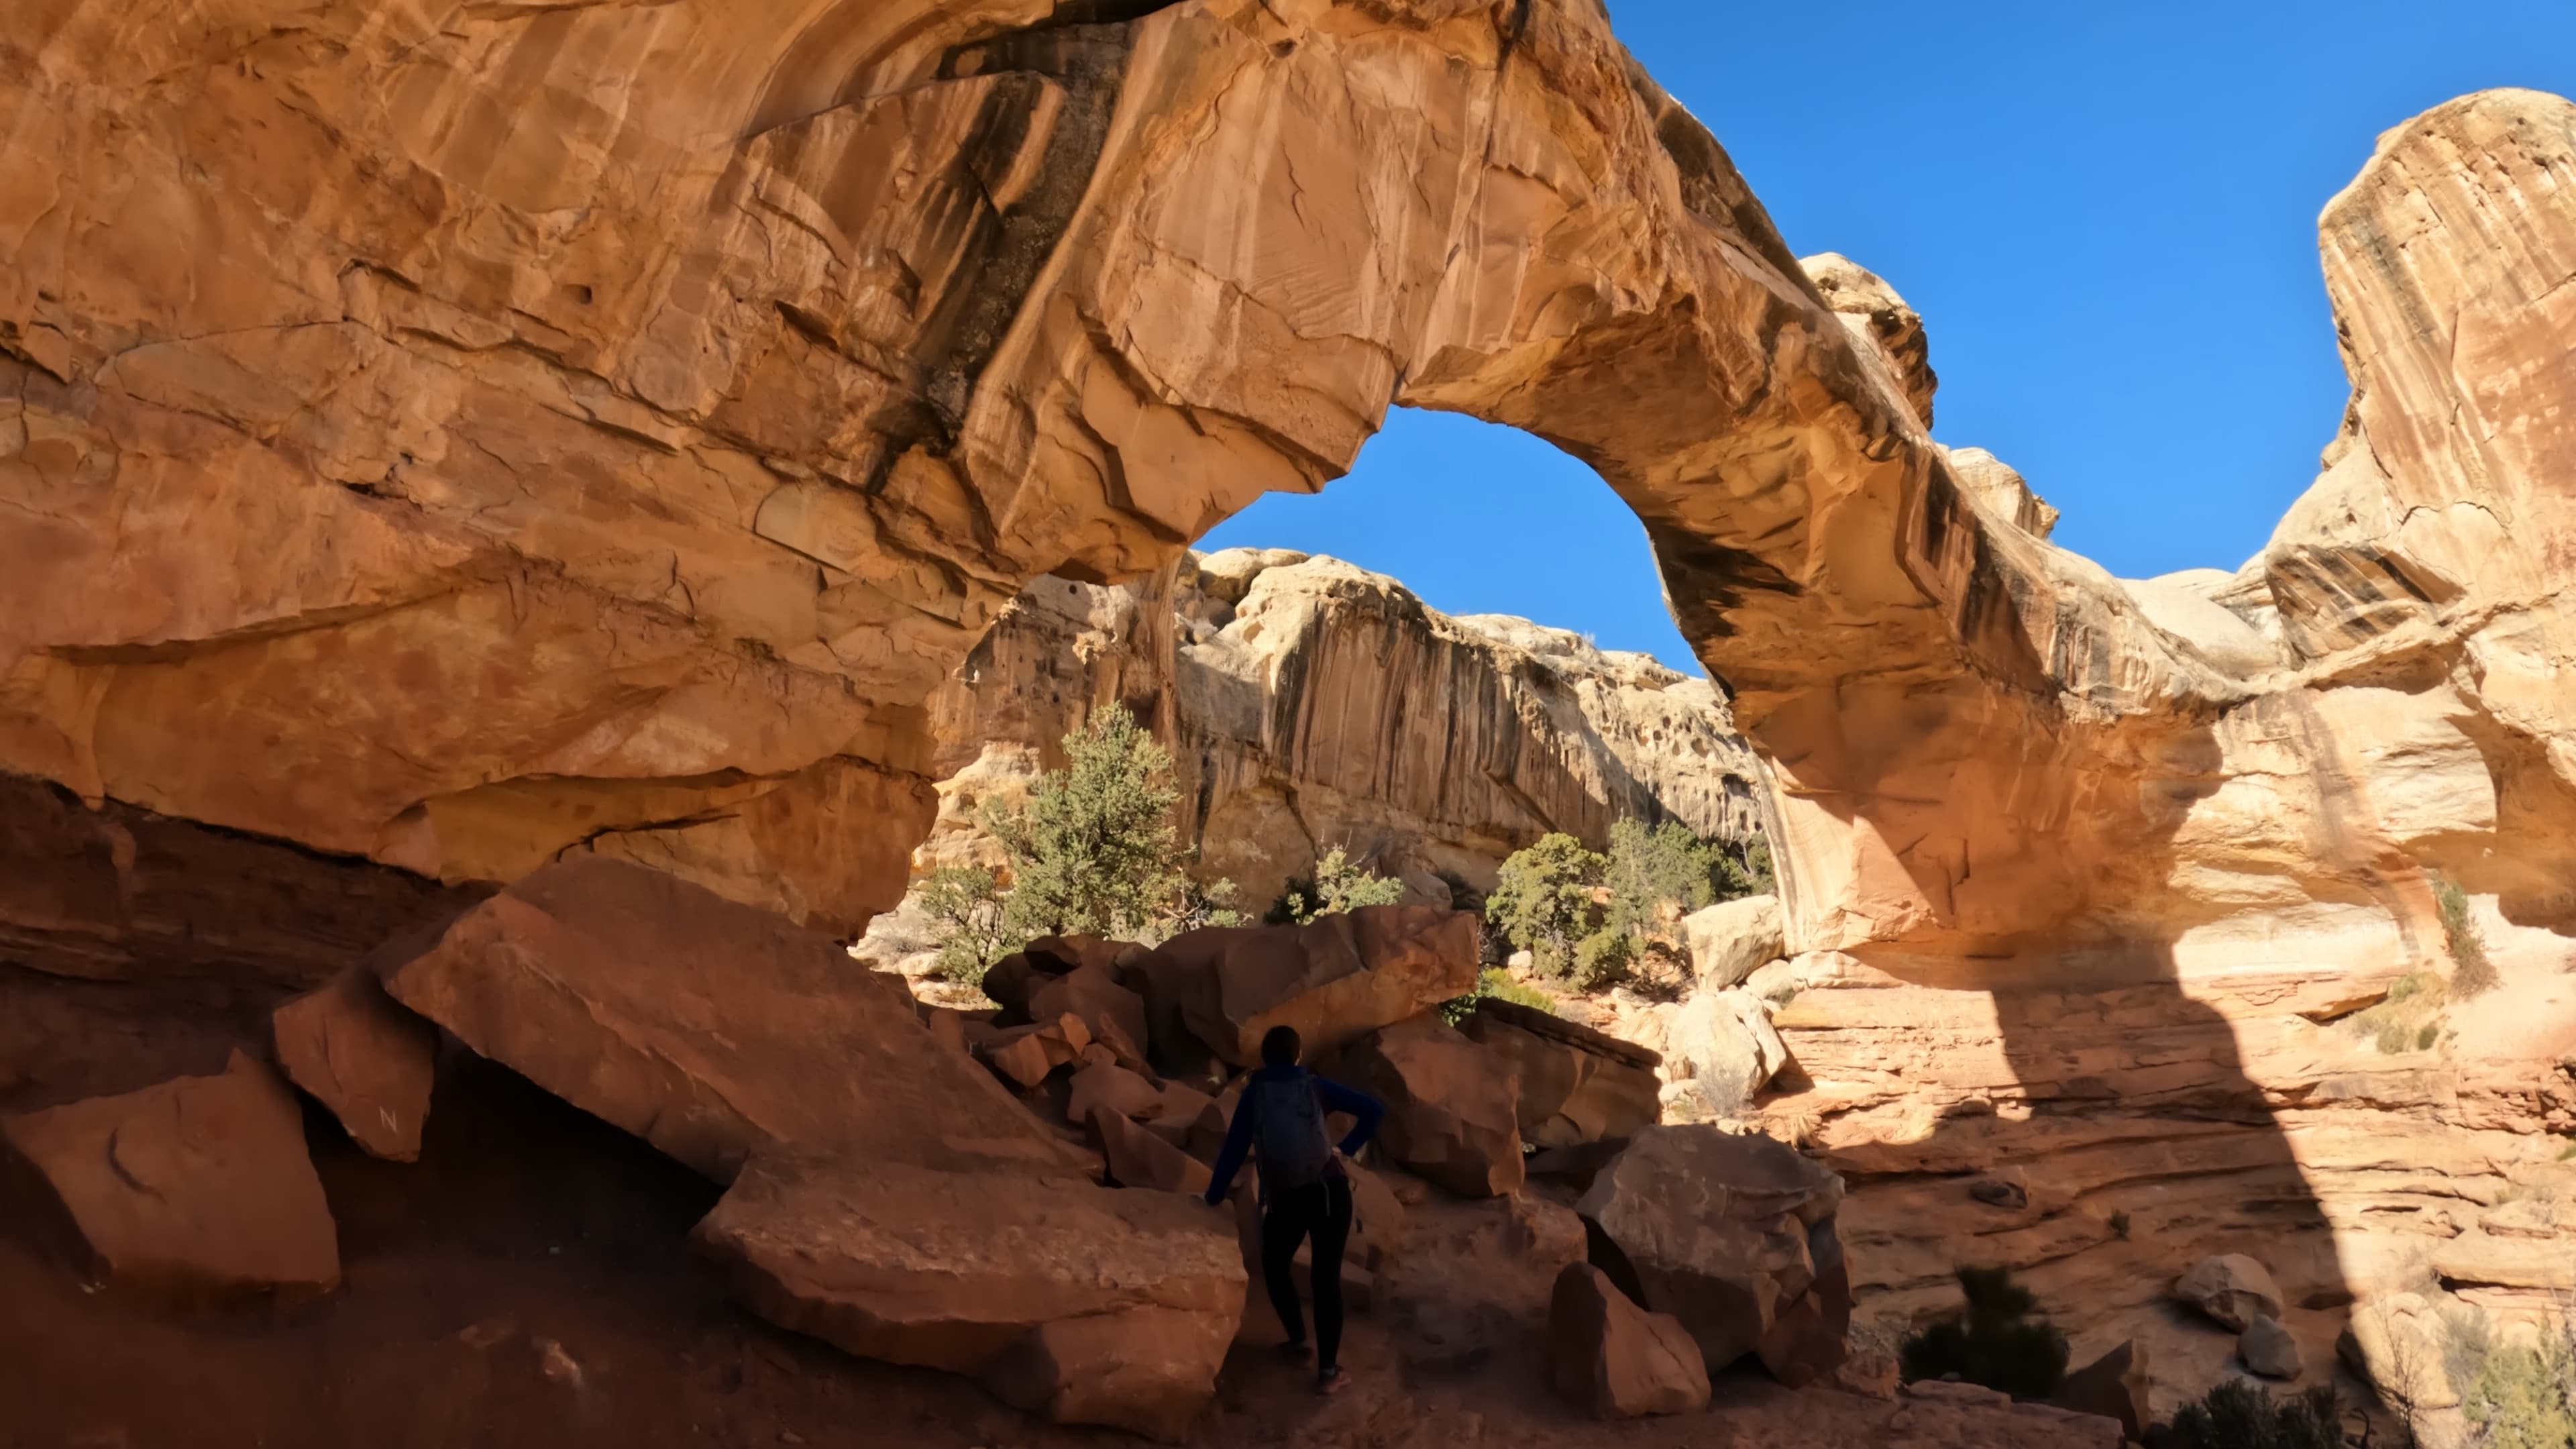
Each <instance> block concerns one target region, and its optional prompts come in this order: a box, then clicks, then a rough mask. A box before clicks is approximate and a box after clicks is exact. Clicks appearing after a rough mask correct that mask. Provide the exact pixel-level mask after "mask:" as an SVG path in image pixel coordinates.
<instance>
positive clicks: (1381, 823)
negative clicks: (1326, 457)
mask: <svg viewBox="0 0 2576 1449" xmlns="http://www.w3.org/2000/svg"><path fill="white" fill-rule="evenodd" d="M1113 701H1115V702H1117V703H1121V704H1124V705H1125V706H1127V708H1128V709H1129V711H1130V712H1131V713H1133V714H1135V715H1136V716H1137V717H1138V718H1139V719H1141V720H1144V721H1146V722H1147V723H1149V724H1151V725H1153V726H1154V728H1155V731H1156V733H1157V734H1158V735H1159V736H1160V737H1161V738H1163V739H1165V740H1167V741H1169V742H1170V745H1171V748H1172V753H1173V762H1174V775H1175V781H1176V784H1177V785H1178V787H1179V789H1180V793H1181V796H1182V798H1183V800H1184V802H1185V804H1184V807H1183V809H1182V811H1181V818H1180V819H1179V820H1178V822H1176V823H1177V824H1178V825H1179V834H1180V839H1181V841H1182V843H1183V844H1184V845H1192V846H1196V847H1197V848H1198V850H1199V852H1200V858H1199V862H1198V866H1197V869H1198V870H1199V871H1200V872H1201V873H1202V874H1204V875H1208V876H1219V875H1222V876H1225V877H1227V878H1229V879H1232V880H1233V881H1234V882H1235V883H1236V884H1237V885H1238V886H1240V887H1241V888H1242V890H1243V898H1244V899H1245V900H1247V901H1250V902H1253V903H1255V904H1256V905H1260V904H1266V903H1268V902H1269V901H1271V900H1273V899H1275V898H1276V897H1277V896H1278V894H1279V892H1280V889H1281V888H1282V886H1283V885H1284V884H1285V883H1286V881H1287V880H1288V879H1289V878H1290V877H1292V876H1301V875H1303V874H1305V873H1306V872H1307V871H1309V870H1310V869H1311V868H1312V866H1313V863H1314V861H1315V859H1316V858H1317V857H1318V856H1320V855H1321V854H1322V853H1323V852H1324V851H1326V850H1328V849H1331V848H1334V847H1340V848H1342V849H1343V850H1344V851H1346V852H1347V853H1348V854H1349V855H1350V856H1352V857H1353V858H1356V859H1360V860H1364V861H1366V862H1367V863H1368V864H1369V865H1370V866H1371V867H1372V868H1374V869H1376V870H1377V871H1379V872H1380V873H1381V874H1384V875H1388V876H1392V877H1397V878H1400V879H1403V880H1405V881H1406V882H1408V884H1410V885H1412V886H1413V887H1414V892H1415V893H1414V896H1413V897H1412V898H1413V899H1415V900H1420V901H1430V902H1433V903H1438V904H1447V903H1448V899H1449V895H1450V893H1451V891H1452V890H1453V889H1454V886H1453V883H1454V884H1455V885H1463V886H1465V887H1467V888H1469V889H1471V890H1475V891H1483V890H1487V889H1490V888H1491V887H1492V886H1493V884H1494V873H1495V870H1496V869H1497V867H1499V866H1500V864H1501V862H1502V860H1503V857H1504V856H1506V855H1508V854H1510V853H1511V852H1512V851H1513V850H1516V849H1518V848H1520V847H1521V846H1524V845H1527V844H1529V843H1530V842H1532V841H1534V840H1536V839H1537V838H1538V837H1539V836H1541V835H1544V834H1546V833H1548V832H1550V831H1563V832H1565V833H1567V834H1571V835H1574V836H1576V837H1578V838H1581V839H1583V840H1585V841H1587V842H1589V843H1590V844H1592V845H1593V846H1595V847H1596V848H1597V847H1599V846H1600V845H1602V844H1603V843H1604V842H1605V840H1606V839H1607V836H1608V832H1609V828H1610V826H1611V824H1612V823H1614V822H1615V821H1618V820H1621V819H1626V818H1636V819H1642V820H1646V821H1650V822H1651V821H1654V820H1659V819H1668V818H1669V819H1678V820H1680V821H1681V822H1683V823H1684V824H1686V825H1688V826H1690V827H1691V828H1692V829H1693V830H1695V831H1698V832H1699V833H1701V834H1702V835H1704V836H1714V837H1721V838H1726V839H1732V840H1746V839H1751V838H1754V837H1755V836H1757V835H1758V834H1759V833H1760V830H1761V828H1762V826H1761V822H1762V819H1763V816H1764V812H1765V811H1766V810H1767V809H1768V808H1769V802H1768V799H1767V796H1768V788H1767V786H1766V785H1765V783H1764V781H1763V777H1762V772H1761V766H1760V765H1759V764H1758V763H1757V762H1756V761H1755V759H1754V757H1753V755H1752V752H1751V750H1750V749H1749V748H1747V747H1746V745H1745V744H1744V742H1743V740H1742V739H1741V738H1740V737H1739V736H1737V735H1736V734H1735V733H1734V731H1733V729H1732V728H1731V726H1730V724H1729V721H1728V715H1727V705H1726V700H1725V697H1724V696H1723V695H1722V694H1721V693H1720V692H1718V690H1717V689H1716V688H1715V687H1714V686H1712V685H1711V684H1710V683H1709V682H1708V681H1707V680H1704V679H1693V678H1689V677H1686V676H1684V675H1681V674H1678V673H1675V672H1674V671H1672V670H1669V669H1666V668H1664V667H1663V666H1661V665H1659V664H1657V663H1655V662H1654V661H1653V660H1652V659H1650V658H1648V657H1646V656H1644V655H1639V654H1627V653H1618V652H1604V651H1602V650H1599V649H1597V648H1595V647H1593V646H1592V645H1590V644H1589V643H1586V642H1585V641H1584V640H1583V639H1581V638H1580V637H1578V636H1576V635H1573V634H1570V633H1567V632H1565V631H1563V630H1559V629H1549V628H1544V627H1542V626H1540V625H1536V624H1532V623H1530V622H1528V621H1526V620H1522V619H1513V618H1508V617H1505V616H1501V615H1472V616H1464V617H1453V616H1451V615H1447V614H1443V613H1441V612H1440V611H1438V610H1436V609H1432V608H1429V607H1427V606H1426V605H1424V604H1423V603H1422V602H1421V600H1419V599H1417V598H1415V597H1414V596H1413V594H1412V593H1411V592H1410V591H1408V590H1406V589H1405V588H1404V586H1403V585H1401V584H1399V583H1397V582H1396V581H1395V580H1393V579H1389V578H1386V577H1384V576H1382V575H1378V574H1373V573H1369V572H1367V571H1365V570H1363V569H1359V568H1355V567H1353V566H1351V565H1349V564H1346V563H1343V562H1341V561H1340V560H1338V559H1332V558H1323V557H1309V556H1308V555H1305V554H1299V553H1293V552H1290V551H1287V550H1284V549H1269V550H1253V549H1229V550H1226V551H1224V552H1222V553H1216V554H1206V555H1202V554H1195V553H1193V554H1187V555H1184V556H1183V557H1182V558H1180V559H1179V560H1178V561H1176V562H1175V563H1174V564H1172V565H1170V566H1168V567H1166V568H1164V569H1161V570H1158V571H1156V572H1154V573H1152V574H1149V575H1147V576H1146V577H1145V578H1143V579H1141V580H1139V581H1137V582H1135V583H1132V584H1119V585H1095V584H1083V583H1076V582H1073V581H1070V580H1066V579H1058V578H1052V577H1050V578H1041V579H1038V580H1035V581H1034V582H1032V583H1031V584H1030V585H1029V586H1028V587H1027V588H1026V589H1025V590H1023V591H1022V592H1021V594H1020V595H1019V597H1018V598H1016V599H1014V600H1013V601H1012V602H1011V604H1010V605H1009V606H1008V607H1007V608H1005V609H1004V610H1003V611H1002V613H1001V615H1000V616H999V617H998V618H997V619H996V620H995V621H994V624H993V627H992V632H991V633H989V634H988V635H986V637H985V639H984V640H983V642H982V643H980V644H978V645H977V646H976V647H975V651H974V653H973V654H971V655H969V656H968V658H967V660H966V662H965V663H964V664H962V665H960V666H959V667H958V670H957V672H956V673H955V674H954V675H953V676H952V677H951V678H950V679H949V680H948V681H947V682H946V683H945V684H944V685H943V686H942V687H941V688H940V690H939V692H938V693H937V694H935V695H934V696H932V699H931V705H930V709H931V719H932V723H933V728H934V730H935V732H936V734H937V737H938V740H939V747H938V751H937V754H936V756H935V764H934V768H935V769H936V770H937V771H938V772H939V774H940V780H939V783H938V786H937V789H938V792H939V801H940V804H939V818H938V822H937V824H936V825H935V826H934V827H933V828H932V831H931V835H930V839H929V840H928V841H926V842H925V843H924V844H923V846H922V848H921V849H920V851H919V852H917V853H916V855H915V858H914V869H915V872H916V874H919V873H925V872H927V871H928V870H929V869H931V868H933V867H935V866H938V865H946V864H958V863H966V862H977V863H984V864H998V863H999V859H998V857H997V856H995V855H994V854H993V851H994V847H993V846H992V844H991V843H990V842H989V841H988V840H986V839H984V838H983V837H982V835H981V833H980V831H979V830H978V829H977V827H976V818H977V814H978V812H979V811H980V810H981V809H982V807H983V806H984V804H985V803H986V802H987V801H992V800H1001V801H1004V802H1009V801H1012V800H1015V799H1017V798H1019V797H1020V796H1021V795H1023V794H1024V793H1025V792H1026V790H1027V788H1028V785H1029V782H1030V781H1031V780H1032V779H1034V778H1035V776H1036V775H1037V773H1038V772H1039V771H1040V770H1041V769H1043V768H1046V767H1047V766H1049V765H1051V764H1057V763H1061V761H1060V760H1059V759H1058V758H1057V756H1058V754H1059V753H1060V752H1059V748H1058V741H1060V740H1061V739H1062V738H1063V736H1064V735H1066V734H1067V733H1069V732H1071V731H1073V730H1075V729H1078V728H1080V727H1081V725H1082V723H1083V721H1084V720H1085V719H1086V718H1087V717H1088V716H1089V713H1090V711H1091V709H1093V708H1094V707H1096V706H1099V705H1102V704H1107V703H1110V702H1113ZM908 924H909V923H907V922H903V921H896V920H889V921H888V922H887V923H886V924H885V926H883V927H881V928H879V929H878V930H877V932H876V933H875V936H876V941H875V944H874V949H875V951H876V952H877V954H880V955H882V956H886V957H889V958H899V957H900V956H901V955H903V954H905V952H904V950H903V946H904V944H905V942H904V940H903V938H904V937H905V936H906V935H907V934H909V932H908V929H907V927H908Z"/></svg>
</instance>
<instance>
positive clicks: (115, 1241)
mask: <svg viewBox="0 0 2576 1449" xmlns="http://www.w3.org/2000/svg"><path fill="white" fill-rule="evenodd" d="M0 1175H6V1176H7V1177H9V1178H10V1179H11V1180H9V1181H7V1182H6V1183H5V1184H0V1185H5V1186H7V1187H9V1188H12V1189H15V1191H14V1192H11V1193H7V1194H0V1198H6V1197H13V1196H18V1195H19V1194H24V1200H21V1201H18V1202H16V1203H15V1204H14V1205H13V1206H12V1209H11V1211H10V1212H9V1214H8V1217H9V1219H10V1221H12V1222H13V1223H15V1224H20V1225H33V1226H35V1227H37V1228H39V1229H50V1230H52V1232H53V1234H54V1235H56V1236H59V1237H61V1238H63V1239H64V1240H65V1241H64V1246H67V1247H70V1248H72V1249H73V1251H74V1252H75V1253H76V1254H77V1255H78V1256H79V1257H80V1258H82V1259H85V1260H86V1267H87V1270H88V1273H89V1275H90V1278H91V1281H93V1282H96V1283H100V1284H103V1285H106V1286H109V1287H113V1288H117V1289H120V1290H124V1291H128V1292H132V1293H136V1294H141V1295H146V1296H151V1297H157V1298H163V1299H172V1300H177V1301H180V1302H183V1303H202V1302H207V1301H218V1300H223V1299H235V1298H244V1297H252V1296H259V1295H275V1296H280V1297H288V1298H298V1297H310V1296H312V1295H313V1294H316V1293H322V1292H327V1291H329V1290H330V1289H332V1288H334V1287H337V1286H338V1285H339V1282H340V1247H339V1241H338V1228H337V1227H336V1225H334V1224H333V1222H332V1220H331V1208H330V1205H329V1204H328V1203H326V1202H325V1201H324V1200H323V1197H322V1183H321V1181H320V1180H319V1179H318V1178H316V1177H315V1176H314V1175H313V1163H312V1160H311V1159H310V1158H308V1157H306V1156H305V1149H304V1115H303V1112H302V1109H300V1108H299V1107H297V1106H296V1103H295V1097H294V1094H292V1093H290V1092H289V1091H287V1090H286V1084H285V1083H283V1082H281V1081H279V1080H278V1079H277V1074H276V1073H275V1072H273V1071H270V1070H269V1069H268V1068H267V1067H265V1066H263V1065H261V1064H260V1063H258V1062H255V1061H253V1060H251V1059H250V1058H248V1057H245V1056H241V1055H239V1054H235V1055H234V1057H233V1058H232V1061H231V1062H230V1063H229V1064H228V1065H227V1066H226V1068H225V1069H224V1071H223V1073H222V1075H220V1076H212V1077H180V1078H177V1079H175V1080H173V1081H168V1082H163V1083H161V1084H160V1085H158V1086H154V1087H146V1088H144V1089H143V1090H142V1091H139V1092H129V1093H127V1094H125V1095H123V1096H119V1097H93V1098H91V1099H89V1100H88V1101H83V1102H73V1103H70V1104H68V1105H66V1106H61V1107H54V1108H50V1109H48V1110H46V1111H42V1112H28V1113H24V1114H20V1115H14V1116H5V1117H0Z"/></svg>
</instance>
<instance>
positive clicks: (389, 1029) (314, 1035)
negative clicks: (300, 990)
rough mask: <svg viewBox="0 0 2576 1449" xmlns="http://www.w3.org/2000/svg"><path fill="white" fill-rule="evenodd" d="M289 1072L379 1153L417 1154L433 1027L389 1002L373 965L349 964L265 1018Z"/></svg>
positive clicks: (434, 1048) (430, 1074)
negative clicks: (312, 990) (329, 979)
mask: <svg viewBox="0 0 2576 1449" xmlns="http://www.w3.org/2000/svg"><path fill="white" fill-rule="evenodd" d="M269 1023H270V1027H271V1029H272V1030H273V1031H274V1032H275V1033H276V1036H277V1060H278V1065H279V1066H281V1067H283V1068H284V1069H285V1071H286V1077H287V1080H289V1081H291V1082H293V1083H295V1085H297V1086H299V1087H302V1088H303V1089H304V1090H305V1091H307V1092H310V1093H312V1094H313V1095H314V1097H315V1098H317V1099H318V1100H320V1102H321V1103H322V1105H323V1106H325V1107H328V1108H330V1109H331V1111H332V1114H333V1115H335V1116H337V1117H338V1118H339V1119H340V1125H341V1126H342V1127H344V1128H346V1129H347V1130H348V1133H349V1136H350V1138H351V1140H353V1141H355V1142H356V1143H357V1144H358V1145H359V1146H360V1147H363V1148H365V1149H366V1150H367V1151H368V1152H370V1153H373V1154H374V1155H376V1156H378V1157H385V1158H391V1159H392V1160H394V1161H396V1162H410V1161H413V1160H415V1159H416V1158H418V1157H419V1156H420V1132H421V1128H422V1126H423V1125H425V1124H426V1123H427V1121H428V1120H429V1093H430V1086H431V1083H432V1080H433V1078H435V1076H436V1075H437V1070H438V1028H436V1027H434V1026H432V1025H430V1024H429V1023H428V1022H426V1021H423V1020H422V1019H421V1018H419V1017H417V1016H414V1015H413V1014H412V1013H411V1012H409V1011H407V1010H405V1009H404V1008H402V1007H400V1006H397V1005H395V1004H394V1001H393V998H391V997H389V996H387V995H385V991H384V987H383V985H382V984H380V983H379V982H378V981H377V980H376V976H375V973H374V972H372V971H369V970H367V969H366V968H364V967H352V968H350V969H349V970H347V971H343V972H341V973H340V974H339V975H338V976H335V977H333V978H332V979H331V982H330V984H329V985H327V986H324V987H323V988H322V989H321V990H319V991H314V992H309V993H307V994H305V995H303V996H299V997H297V998H295V999H294V1000H293V1001H290V1002H288V1003H287V1004H285V1005H284V1006H281V1007H279V1008H278V1009H277V1010H276V1012H275V1013H273V1014H272V1015H271V1016H270V1018H269Z"/></svg>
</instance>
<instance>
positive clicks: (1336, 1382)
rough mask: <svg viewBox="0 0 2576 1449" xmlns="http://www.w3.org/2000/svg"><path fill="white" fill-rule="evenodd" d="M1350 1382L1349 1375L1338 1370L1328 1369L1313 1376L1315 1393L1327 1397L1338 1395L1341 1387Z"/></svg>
mask: <svg viewBox="0 0 2576 1449" xmlns="http://www.w3.org/2000/svg"><path fill="white" fill-rule="evenodd" d="M1350 1381H1351V1377H1350V1375H1348V1374H1346V1373H1343V1372H1342V1371H1341V1370H1340V1369H1339V1368H1328V1369H1326V1370H1324V1371H1323V1372H1322V1373H1319V1374H1317V1375H1315V1392H1316V1393H1319V1394H1324V1395H1327V1396H1329V1395H1333V1394H1338V1393H1340V1392H1341V1391H1342V1386H1343V1385H1345V1384H1348V1383H1349V1382H1350Z"/></svg>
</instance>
